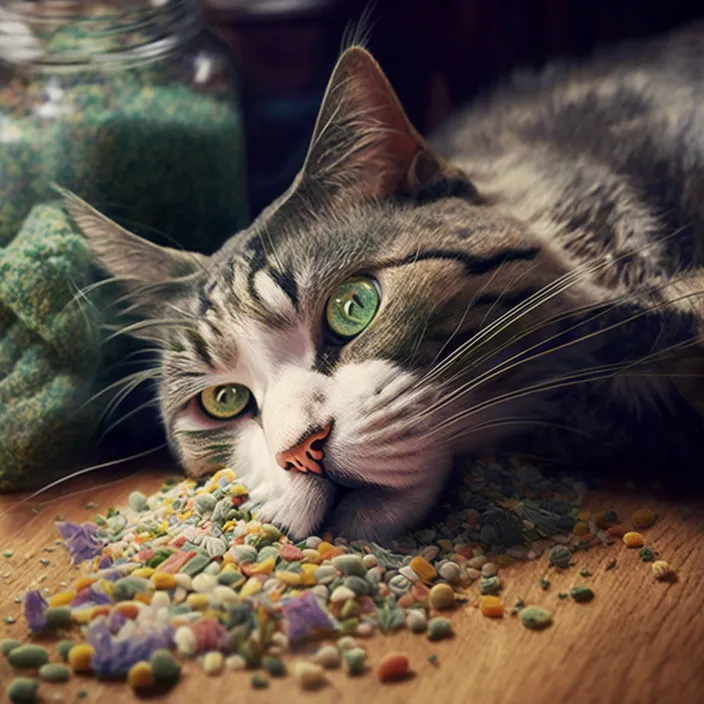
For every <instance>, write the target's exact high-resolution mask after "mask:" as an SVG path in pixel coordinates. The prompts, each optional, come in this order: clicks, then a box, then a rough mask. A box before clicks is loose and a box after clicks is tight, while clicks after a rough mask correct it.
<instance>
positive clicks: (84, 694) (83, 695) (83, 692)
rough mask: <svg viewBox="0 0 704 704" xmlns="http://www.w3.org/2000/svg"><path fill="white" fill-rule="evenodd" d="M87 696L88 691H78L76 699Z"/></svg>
mask: <svg viewBox="0 0 704 704" xmlns="http://www.w3.org/2000/svg"><path fill="white" fill-rule="evenodd" d="M87 696H88V690H87V689H79V690H78V698H79V699H85V698H86V697H87Z"/></svg>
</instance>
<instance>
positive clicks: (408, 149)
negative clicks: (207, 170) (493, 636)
mask: <svg viewBox="0 0 704 704" xmlns="http://www.w3.org/2000/svg"><path fill="white" fill-rule="evenodd" d="M703 52H704V32H703V31H701V29H695V30H692V31H690V32H689V33H685V34H682V35H678V36H673V37H668V38H665V39H663V40H660V41H659V42H656V43H654V44H651V45H649V46H646V47H645V48H632V49H629V50H627V51H626V50H624V51H621V52H616V53H615V54H613V55H609V56H605V57H602V58H597V59H595V60H594V61H593V62H592V64H591V65H588V66H586V67H580V68H559V69H553V70H551V71H548V72H547V73H545V74H543V75H541V76H539V77H531V78H523V79H520V80H517V81H516V82H515V83H514V84H512V85H511V86H509V87H506V88H504V89H502V90H501V91H499V92H498V93H496V94H495V95H494V96H492V97H489V98H487V99H486V100H484V101H483V102H481V104H478V105H477V106H474V107H472V108H470V109H469V110H468V111H467V112H465V113H463V114H461V115H459V116H458V117H457V119H456V120H455V121H454V122H453V123H452V124H450V125H448V126H447V128H446V129H445V130H443V131H442V132H441V133H440V134H438V135H436V137H435V138H434V139H433V140H431V143H430V144H432V147H431V146H429V144H428V143H426V142H425V141H424V140H423V139H422V138H421V137H420V135H418V133H417V132H415V130H414V129H413V127H412V126H411V125H410V124H409V123H408V120H407V118H406V117H405V114H404V113H403V110H402V108H401V106H400V105H399V103H398V101H397V99H396V97H395V95H394V94H393V91H392V89H391V87H390V86H389V85H388V83H387V81H386V79H385V78H384V76H383V74H382V73H381V70H380V69H379V67H378V66H377V64H376V63H375V62H374V60H373V59H372V58H371V57H370V56H369V55H368V54H367V53H366V52H365V51H364V50H363V49H361V48H359V47H353V48H351V49H348V50H347V51H346V52H345V53H344V54H343V56H342V57H341V59H340V62H339V64H338V66H337V68H336V70H335V73H334V75H333V77H332V78H331V82H330V86H329V89H328V92H327V95H326V98H325V100H324V103H323V106H322V108H321V113H320V118H319V120H318V124H317V125H316V129H315V132H314V137H313V141H312V144H311V147H310V151H309V153H308V157H307V159H306V163H305V166H304V167H303V169H302V170H301V172H300V174H299V175H298V177H297V179H296V181H295V182H294V183H293V184H292V185H291V187H290V188H289V190H288V191H287V192H286V193H285V194H283V195H282V196H281V198H279V199H278V200H277V201H276V202H275V203H273V204H272V205H271V206H270V207H269V208H267V209H266V210H265V212H264V213H262V215H261V216H260V217H259V218H258V219H257V220H256V221H255V222H254V223H253V224H252V225H251V227H250V228H249V229H248V230H247V231H245V232H241V233H238V234H237V235H236V236H234V237H233V238H231V239H230V240H229V241H228V242H227V243H226V244H225V245H224V246H223V247H222V249H221V250H220V251H218V252H216V253H215V254H213V255H212V256H211V257H210V258H200V257H199V258H196V259H191V258H189V256H188V255H185V254H182V253H178V252H174V251H171V250H164V249H159V248H155V247H153V246H152V245H148V244H146V243H144V242H143V241H141V240H138V238H136V237H134V236H133V235H131V234H129V233H127V232H125V231H124V230H121V229H119V228H118V227H117V226H116V225H114V224H113V223H111V222H110V221H108V220H107V219H106V218H104V217H102V216H101V215H100V214H99V213H97V211H95V210H92V209H91V208H89V207H88V206H87V205H86V204H85V203H83V202H82V201H80V200H78V199H77V198H75V197H72V196H68V203H69V207H70V209H71V212H72V213H73V215H74V218H75V219H76V221H77V222H78V224H79V225H80V226H81V228H82V229H83V231H84V232H85V233H86V236H87V237H88V238H89V240H90V241H91V243H93V246H94V249H95V251H96V253H97V254H98V256H99V257H100V258H101V260H102V262H103V264H104V265H105V267H106V268H107V269H108V270H109V271H111V272H112V273H113V274H114V275H116V276H117V277H121V278H123V279H124V280H125V284H126V285H127V286H128V287H129V288H130V289H131V292H132V295H133V298H134V300H135V305H136V306H141V308H142V310H143V311H144V312H146V313H147V315H148V316H149V318H150V319H151V320H152V322H153V323H154V329H156V330H157V331H158V334H159V336H160V340H161V342H162V346H163V353H162V361H161V365H162V369H161V372H162V380H161V386H160V389H161V405H162V412H163V418H164V423H165V427H166V431H167V434H168V437H169V440H170V443H171V445H172V447H173V449H174V452H175V453H176V454H177V456H178V457H179V459H180V461H181V462H182V464H183V466H184V468H185V469H186V471H187V472H188V473H189V474H191V475H194V476H198V475H201V474H203V473H207V472H209V471H212V470H214V469H216V468H217V467H219V466H223V465H228V466H232V467H233V468H234V469H235V470H236V471H237V472H238V474H239V475H240V476H241V477H242V479H243V480H244V481H245V482H246V483H247V484H248V485H249V486H250V487H251V489H252V501H253V504H255V505H257V506H259V510H260V515H261V516H262V517H263V518H265V519H267V520H271V521H274V522H276V523H279V524H280V525H282V526H283V527H285V528H286V529H288V530H289V531H290V532H291V533H292V534H294V535H297V536H301V535H306V534H309V533H310V532H313V531H316V530H320V529H322V528H325V527H329V528H331V529H333V530H337V531H341V532H344V533H346V534H348V535H349V536H351V537H365V538H374V539H377V540H384V539H387V538H389V537H392V536H394V535H396V534H398V533H399V532H401V531H403V530H404V529H406V528H409V527H410V526H412V525H415V524H416V523H417V522H418V521H419V520H420V519H421V518H422V517H423V515H424V514H425V513H426V512H427V511H428V509H429V508H430V507H431V506H432V504H433V503H434V501H435V500H436V498H437V496H438V494H439V492H440V490H441V488H442V486H443V484H444V482H445V480H446V479H447V477H448V475H449V473H450V470H451V467H452V463H453V460H454V459H455V458H456V457H458V456H459V455H463V454H466V453H476V452H483V451H487V450H491V449H494V448H496V447H498V446H505V447H507V446H508V444H509V443H511V442H513V441H514V440H516V439H520V441H521V442H522V443H523V444H524V445H525V444H530V446H531V448H533V447H537V448H538V449H539V450H541V451H542V453H543V454H548V455H550V456H552V457H558V458H559V457H562V458H568V459H570V460H571V461H573V460H574V459H575V457H577V456H579V455H580V454H582V455H583V454H584V452H585V450H590V451H592V452H593V450H594V448H595V447H600V448H601V449H602V451H603V452H616V451H617V450H618V449H619V448H623V447H628V446H629V440H632V439H633V437H634V435H635V434H636V433H637V431H638V429H641V430H642V429H643V428H644V427H646V425H645V424H646V423H648V422H650V421H652V420H653V419H655V420H654V422H656V423H663V425H662V428H661V431H662V432H664V430H662V429H663V428H665V427H666V424H667V422H668V419H672V418H675V417H677V418H678V420H677V425H678V427H679V428H682V427H683V424H682V423H681V422H680V421H681V417H680V416H675V415H674V414H675V413H676V412H677V413H680V412H682V413H684V414H685V415H686V416H687V418H688V419H690V420H691V421H692V423H693V424H694V426H696V428H697V430H698V431H700V430H701V428H700V426H698V425H697V424H698V423H699V419H698V416H697V415H696V414H695V413H693V412H692V411H691V407H695V408H696V407H697V401H696V397H695V396H691V395H690V396H688V393H689V390H690V389H694V388H696V384H693V383H691V378H692V377H691V375H692V374H694V375H695V376H696V375H697V374H699V373H700V371H701V369H700V363H699V361H698V360H699V358H700V356H699V347H698V335H699V331H700V327H701V322H702V319H703V318H704V316H703V314H702V307H701V302H700V300H699V298H698V297H697V296H698V294H699V291H700V286H699V279H700V271H701V267H702V266H703V265H704V262H702V261H701V257H702V253H701V249H702V248H701V244H702V241H703V240H702V236H703V235H704V229H703V228H704V212H703V208H704V205H703V204H704V197H703V196H704V192H703V190H704V140H703V139H702V137H701V135H702V134H704V113H703V112H702V111H701V109H700V105H701V104H702V99H704V82H703V81H704V79H702V78H701V75H702V74H701V71H700V69H699V57H700V56H701V55H702V54H703ZM359 273H365V274H367V275H370V276H373V277H374V278H375V279H376V280H377V282H378V284H379V287H380V290H381V294H382V303H381V307H380V309H379V312H378V313H377V315H376V318H375V319H374V321H373V323H372V324H371V325H370V326H369V328H368V329H367V330H365V331H364V332H363V333H362V334H361V335H359V337H357V338H355V339H354V340H352V341H351V342H349V343H348V344H346V345H339V344H335V343H333V342H331V341H330V339H329V338H328V337H326V335H325V334H324V324H323V318H324V307H325V302H326V301H327V299H328V298H329V296H330V295H331V294H332V292H333V291H334V289H335V286H336V285H337V284H339V283H340V282H341V281H342V280H344V279H345V278H347V277H349V276H352V275H356V274H359ZM159 321H163V324H160V323H159ZM151 334H152V335H153V334H155V333H154V332H151ZM682 370H686V376H679V374H680V373H681V372H682ZM220 383H238V384H243V385H245V386H247V387H248V388H249V389H250V390H251V392H252V395H253V398H254V401H255V402H254V403H253V405H252V407H251V409H250V410H249V411H248V412H247V413H246V414H244V415H243V416H241V417H239V418H237V419H236V420H234V421H231V422H229V423H221V422H216V421H213V420H209V419H207V418H205V417H204V415H203V414H202V412H201V411H200V407H199V405H198V403H197V402H196V397H197V395H198V394H199V392H201V391H202V390H204V389H205V388H207V387H210V386H213V385H216V384H220ZM683 409H684V410H683ZM328 423H329V424H332V427H333V430H332V433H331V435H330V437H329V439H328V441H327V443H326V446H325V461H324V467H325V471H324V475H323V476H317V475H315V476H314V475H311V474H300V473H290V472H285V471H284V470H282V469H281V468H280V467H279V466H278V465H277V463H276V461H275V457H276V454H277V453H279V452H281V451H283V450H286V449H287V448H289V447H291V446H292V445H294V444H295V443H296V442H297V441H298V440H299V439H300V438H301V437H303V436H305V435H306V433H308V432H310V431H312V430H313V429H315V428H319V427H322V426H323V425H325V424H328ZM618 431H620V432H618ZM526 438H527V439H526ZM585 438H586V439H585ZM670 439H671V441H672V442H675V440H674V439H673V438H670ZM677 442H679V439H678V440H677ZM682 442H683V443H684V444H685V445H686V443H687V442H688V438H687V437H683V438H682ZM580 443H581V444H580ZM641 445H643V446H645V445H644V443H643V442H641Z"/></svg>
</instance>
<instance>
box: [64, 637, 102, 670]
mask: <svg viewBox="0 0 704 704" xmlns="http://www.w3.org/2000/svg"><path fill="white" fill-rule="evenodd" d="M94 655H95V648H93V646H92V645H90V644H88V643H79V644H78V645H74V646H73V648H71V650H70V651H69V653H68V664H69V665H70V666H71V669H72V670H73V671H74V672H90V671H91V669H92V660H93V656H94Z"/></svg>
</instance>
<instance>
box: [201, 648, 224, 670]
mask: <svg viewBox="0 0 704 704" xmlns="http://www.w3.org/2000/svg"><path fill="white" fill-rule="evenodd" d="M224 666H225V658H224V657H223V654H222V653H221V652H219V651H218V650H211V651H210V652H209V653H206V654H205V657H204V658H203V670H204V671H205V674H206V675H219V674H220V673H221V672H222V669H223V667H224Z"/></svg>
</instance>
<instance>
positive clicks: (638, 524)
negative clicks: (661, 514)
mask: <svg viewBox="0 0 704 704" xmlns="http://www.w3.org/2000/svg"><path fill="white" fill-rule="evenodd" d="M655 519H656V515H655V512H654V511H651V510H650V509H649V508H641V509H639V510H638V511H636V512H635V513H634V514H633V515H632V516H631V523H632V524H633V527H634V528H648V527H650V526H652V525H653V523H655Z"/></svg>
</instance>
